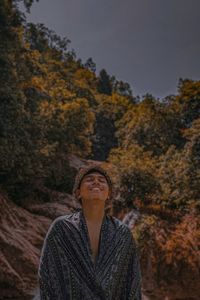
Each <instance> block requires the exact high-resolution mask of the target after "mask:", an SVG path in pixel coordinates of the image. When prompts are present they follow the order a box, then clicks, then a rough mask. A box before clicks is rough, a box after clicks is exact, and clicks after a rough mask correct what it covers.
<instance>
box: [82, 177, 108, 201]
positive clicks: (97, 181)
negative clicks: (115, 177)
mask: <svg viewBox="0 0 200 300" xmlns="http://www.w3.org/2000/svg"><path fill="white" fill-rule="evenodd" d="M109 193H110V192H109V186H108V182H107V180H106V178H105V177H104V176H103V175H102V174H101V173H99V172H92V173H89V174H87V175H85V176H84V177H83V179H82V181H81V185H80V189H79V195H80V196H81V199H82V202H83V201H92V200H99V201H102V202H104V203H105V201H106V199H107V198H108V196H109Z"/></svg>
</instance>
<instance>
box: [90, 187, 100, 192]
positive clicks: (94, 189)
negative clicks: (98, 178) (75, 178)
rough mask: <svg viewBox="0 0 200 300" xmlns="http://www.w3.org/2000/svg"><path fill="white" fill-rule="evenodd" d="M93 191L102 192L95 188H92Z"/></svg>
mask: <svg viewBox="0 0 200 300" xmlns="http://www.w3.org/2000/svg"><path fill="white" fill-rule="evenodd" d="M92 191H100V188H98V187H94V188H92Z"/></svg>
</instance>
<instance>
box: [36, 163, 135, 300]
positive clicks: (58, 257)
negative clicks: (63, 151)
mask: <svg viewBox="0 0 200 300" xmlns="http://www.w3.org/2000/svg"><path fill="white" fill-rule="evenodd" d="M73 190H74V195H75V196H76V198H77V199H78V200H79V201H80V203H81V205H82V210H81V211H79V212H75V213H72V214H69V215H66V216H63V217H59V218H58V219H56V220H55V221H54V222H53V224H52V225H51V227H50V229H49V231H48V233H47V236H46V238H45V242H44V246H43V250H42V255H41V260H40V267H39V282H40V299H41V300H47V299H48V300H68V299H69V300H140V299H141V276H140V268H139V262H138V257H137V251H136V246H135V242H134V240H133V237H132V234H131V232H130V230H129V228H128V227H127V226H126V225H124V224H123V223H122V222H121V221H119V220H118V219H116V218H114V217H112V216H109V215H107V214H106V213H105V205H106V202H107V201H110V199H111V198H112V192H113V191H112V182H111V179H110V177H109V176H108V174H107V172H106V171H105V170H104V169H103V168H101V167H100V166H98V165H92V166H89V167H87V168H82V169H80V171H79V173H78V174H77V176H76V179H75V184H74V189H73Z"/></svg>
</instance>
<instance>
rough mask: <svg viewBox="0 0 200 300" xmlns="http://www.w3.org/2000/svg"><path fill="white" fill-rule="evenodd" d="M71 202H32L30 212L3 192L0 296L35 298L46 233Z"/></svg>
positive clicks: (68, 210)
mask: <svg viewBox="0 0 200 300" xmlns="http://www.w3.org/2000/svg"><path fill="white" fill-rule="evenodd" d="M69 202H71V199H70V197H69V199H67V198H66V199H63V200H62V201H60V202H58V203H46V204H39V203H38V204H37V205H36V204H35V205H32V206H31V205H30V207H29V210H30V211H32V212H30V211H28V210H26V209H24V208H21V207H18V206H17V205H15V204H14V203H13V202H11V201H10V200H9V199H8V198H7V197H6V196H2V195H1V196H0V210H1V219H0V228H1V231H0V246H1V254H0V265H1V272H0V291H1V292H0V299H12V300H14V299H19V300H21V299H24V297H28V298H27V299H31V298H32V297H31V295H33V294H34V289H35V288H36V286H37V269H38V264H39V256H40V251H41V247H42V243H43V240H44V236H45V234H46V232H47V229H48V227H49V225H50V223H51V222H52V220H53V219H55V218H56V217H57V216H59V215H62V214H66V213H68V212H70V207H69V206H68V204H69Z"/></svg>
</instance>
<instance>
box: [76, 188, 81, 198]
mask: <svg viewBox="0 0 200 300" xmlns="http://www.w3.org/2000/svg"><path fill="white" fill-rule="evenodd" d="M75 197H76V199H78V198H79V197H80V189H77V190H76V191H75Z"/></svg>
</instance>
